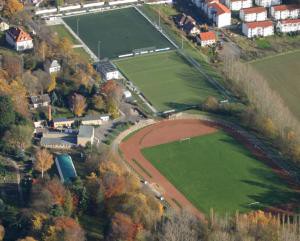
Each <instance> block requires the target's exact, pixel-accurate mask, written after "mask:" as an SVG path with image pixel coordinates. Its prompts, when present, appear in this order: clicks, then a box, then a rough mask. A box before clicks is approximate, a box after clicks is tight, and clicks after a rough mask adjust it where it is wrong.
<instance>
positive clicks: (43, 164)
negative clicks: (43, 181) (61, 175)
mask: <svg viewBox="0 0 300 241" xmlns="http://www.w3.org/2000/svg"><path fill="white" fill-rule="evenodd" d="M35 158H36V161H35V165H34V167H35V169H36V170H37V171H39V172H41V173H42V178H44V172H46V171H47V170H49V169H50V168H51V167H52V165H53V163H54V161H53V156H52V154H51V153H49V152H48V151H47V149H39V150H38V151H37V152H36V154H35Z"/></svg>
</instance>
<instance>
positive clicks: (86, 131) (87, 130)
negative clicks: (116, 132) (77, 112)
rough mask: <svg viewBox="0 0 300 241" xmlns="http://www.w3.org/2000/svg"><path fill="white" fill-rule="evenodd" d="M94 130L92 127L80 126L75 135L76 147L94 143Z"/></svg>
mask: <svg viewBox="0 0 300 241" xmlns="http://www.w3.org/2000/svg"><path fill="white" fill-rule="evenodd" d="M94 137H95V130H94V127H93V126H85V125H81V126H80V127H79V133H78V135H77V145H79V146H86V144H87V143H91V144H93V143H94Z"/></svg>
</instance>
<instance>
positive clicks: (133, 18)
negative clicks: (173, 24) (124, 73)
mask: <svg viewBox="0 0 300 241" xmlns="http://www.w3.org/2000/svg"><path fill="white" fill-rule="evenodd" d="M64 21H65V22H66V23H67V24H68V25H69V26H70V27H71V28H72V29H73V31H74V32H75V33H76V32H77V21H78V29H79V37H80V38H81V39H82V40H83V41H84V42H85V43H86V44H87V45H88V46H89V48H90V49H91V50H92V51H93V52H94V53H95V54H96V55H97V54H98V42H99V41H100V42H101V44H100V52H101V53H100V54H101V58H104V57H107V58H115V57H117V56H118V55H122V54H128V53H130V52H132V50H134V49H140V48H147V47H156V48H166V47H172V45H171V44H170V42H169V41H168V40H167V39H166V38H165V37H164V36H163V35H161V34H160V33H159V32H158V31H157V30H156V29H155V28H154V27H153V26H152V25H151V24H150V23H149V22H148V21H147V20H146V19H145V18H144V17H143V16H142V15H140V13H138V12H137V11H136V10H135V9H134V8H126V9H121V10H113V11H107V12H103V13H94V14H88V15H81V16H76V17H67V18H64Z"/></svg>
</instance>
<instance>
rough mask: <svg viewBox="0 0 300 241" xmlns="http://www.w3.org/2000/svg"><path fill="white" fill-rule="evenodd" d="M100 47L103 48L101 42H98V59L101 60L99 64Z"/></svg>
mask: <svg viewBox="0 0 300 241" xmlns="http://www.w3.org/2000/svg"><path fill="white" fill-rule="evenodd" d="M100 47H101V41H98V59H99V62H100V50H101V49H100Z"/></svg>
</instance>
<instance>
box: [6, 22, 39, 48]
mask: <svg viewBox="0 0 300 241" xmlns="http://www.w3.org/2000/svg"><path fill="white" fill-rule="evenodd" d="M5 38H6V41H7V43H8V44H10V45H11V46H13V48H14V49H15V50H17V51H23V50H26V49H32V48H33V41H32V38H31V36H30V35H29V34H28V33H26V32H25V31H24V30H22V29H21V28H19V27H16V28H15V27H13V28H10V29H9V30H7V31H6V34H5Z"/></svg>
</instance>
